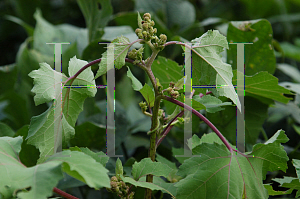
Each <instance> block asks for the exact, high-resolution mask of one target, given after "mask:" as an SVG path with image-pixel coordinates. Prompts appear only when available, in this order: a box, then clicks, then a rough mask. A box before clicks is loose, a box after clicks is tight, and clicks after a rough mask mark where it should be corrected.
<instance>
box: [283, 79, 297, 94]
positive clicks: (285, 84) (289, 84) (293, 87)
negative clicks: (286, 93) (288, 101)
mask: <svg viewBox="0 0 300 199" xmlns="http://www.w3.org/2000/svg"><path fill="white" fill-rule="evenodd" d="M278 85H279V86H282V87H284V88H286V89H288V90H291V91H293V92H295V93H298V94H300V84H296V83H292V82H280V83H279V84H278Z"/></svg>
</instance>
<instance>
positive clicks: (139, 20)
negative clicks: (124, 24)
mask: <svg viewBox="0 0 300 199" xmlns="http://www.w3.org/2000/svg"><path fill="white" fill-rule="evenodd" d="M137 21H138V26H139V28H140V29H143V27H142V21H143V19H142V17H141V15H140V13H139V12H138V17H137Z"/></svg>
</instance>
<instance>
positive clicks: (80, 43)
mask: <svg viewBox="0 0 300 199" xmlns="http://www.w3.org/2000/svg"><path fill="white" fill-rule="evenodd" d="M34 18H35V19H36V27H35V29H34V34H33V49H34V50H36V51H37V52H39V53H41V54H43V55H44V56H45V55H48V56H51V58H53V49H54V45H49V44H48V45H47V44H45V43H46V42H47V43H64V42H70V43H71V44H72V43H77V50H78V52H79V54H82V51H83V49H84V48H85V47H86V46H87V45H88V35H87V31H86V29H82V28H78V27H76V26H72V25H70V24H62V25H57V26H54V25H52V24H50V23H49V22H48V21H46V20H45V19H44V18H43V17H42V14H41V11H40V10H37V11H36V12H35V13H34ZM62 46H64V47H62V53H64V52H65V51H66V50H67V49H68V48H70V47H71V45H62ZM72 56H74V54H73V55H72ZM64 58H66V59H68V58H67V57H64ZM51 63H52V62H51Z"/></svg>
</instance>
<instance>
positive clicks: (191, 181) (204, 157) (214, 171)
mask: <svg viewBox="0 0 300 199" xmlns="http://www.w3.org/2000/svg"><path fill="white" fill-rule="evenodd" d="M287 140H288V138H287V137H286V135H285V134H284V132H283V131H282V130H280V131H278V132H277V133H276V134H275V135H274V136H273V137H272V138H271V139H270V140H269V142H267V143H265V144H257V145H255V146H254V147H253V151H252V152H251V153H249V154H248V155H247V157H244V156H241V155H239V154H237V153H236V152H229V151H228V150H227V148H226V147H225V145H224V144H218V143H213V144H209V143H202V144H200V145H198V146H196V147H195V148H194V149H193V154H194V155H200V157H192V158H189V159H187V160H185V161H184V163H183V164H182V165H181V166H180V167H179V170H178V173H177V175H180V176H182V177H184V179H182V180H181V181H179V182H178V183H177V184H176V185H175V186H176V187H177V188H178V189H177V195H176V198H178V199H181V198H198V197H199V196H202V197H203V198H243V197H244V198H249V199H250V198H268V193H267V190H266V189H265V188H264V186H263V184H262V181H263V179H265V176H266V173H267V171H275V170H282V171H284V172H285V170H286V169H287V164H286V162H287V160H288V157H287V155H286V152H285V151H284V149H283V146H281V145H280V143H284V142H287Z"/></svg>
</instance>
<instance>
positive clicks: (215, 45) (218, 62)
mask: <svg viewBox="0 0 300 199" xmlns="http://www.w3.org/2000/svg"><path fill="white" fill-rule="evenodd" d="M192 44H193V45H192V48H193V49H194V51H193V53H192V58H193V63H192V67H193V68H192V73H193V80H194V81H193V86H194V85H198V86H199V85H201V86H203V85H209V86H212V87H215V88H211V89H210V90H211V91H212V92H213V93H214V94H215V95H216V96H225V97H228V98H230V99H231V100H232V102H233V103H235V104H236V106H237V107H238V109H239V110H241V104H240V101H239V99H238V97H237V94H236V92H235V90H234V87H233V85H232V77H233V74H232V68H231V66H230V65H229V64H226V63H224V62H223V61H222V57H221V55H220V53H221V52H222V51H223V49H224V48H226V49H228V43H227V40H226V37H225V36H223V35H221V34H220V33H219V31H217V30H214V31H211V30H209V31H207V32H206V33H205V34H203V35H202V36H201V37H199V38H196V39H194V40H192ZM202 93H205V91H204V90H202Z"/></svg>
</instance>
